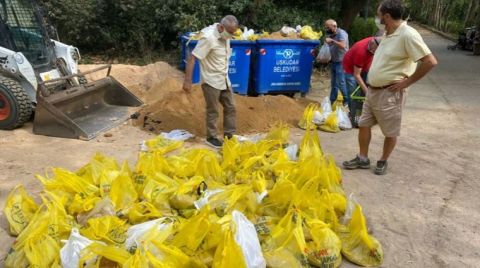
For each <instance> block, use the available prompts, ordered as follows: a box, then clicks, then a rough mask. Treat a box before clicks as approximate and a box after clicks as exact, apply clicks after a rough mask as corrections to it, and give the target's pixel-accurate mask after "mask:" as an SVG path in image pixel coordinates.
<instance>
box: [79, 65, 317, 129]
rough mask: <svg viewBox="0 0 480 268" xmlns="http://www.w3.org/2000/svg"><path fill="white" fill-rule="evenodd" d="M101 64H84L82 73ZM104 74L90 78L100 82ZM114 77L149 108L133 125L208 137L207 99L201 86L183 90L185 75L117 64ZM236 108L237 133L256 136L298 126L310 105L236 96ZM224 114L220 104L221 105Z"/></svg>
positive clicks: (281, 98)
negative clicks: (279, 127)
mask: <svg viewBox="0 0 480 268" xmlns="http://www.w3.org/2000/svg"><path fill="white" fill-rule="evenodd" d="M95 67H98V65H82V66H80V69H81V70H82V71H86V70H90V69H93V68H95ZM104 75H105V73H103V74H102V73H96V74H92V75H89V76H87V79H98V78H101V77H102V76H104ZM112 76H113V77H115V78H116V79H117V80H118V81H120V82H121V83H122V84H123V85H124V86H126V87H127V88H128V89H129V90H131V91H132V92H133V93H134V94H136V95H137V96H138V97H139V98H141V99H142V100H143V101H144V102H145V104H146V106H145V107H144V108H142V109H141V110H140V111H139V113H138V114H137V116H136V119H135V120H134V124H135V125H138V126H139V127H141V128H144V129H146V130H148V131H152V132H154V133H159V132H162V131H170V130H173V129H185V130H188V131H190V132H192V133H194V134H197V135H201V136H203V135H205V100H204V98H203V94H202V90H201V88H200V86H198V85H196V86H194V87H193V89H192V92H191V93H188V94H187V93H185V92H184V91H183V89H182V83H183V73H182V72H180V71H179V70H177V69H175V68H173V67H172V66H170V65H168V64H167V63H165V62H157V63H155V64H150V65H147V66H132V65H121V64H119V65H114V66H113V68H112ZM235 102H236V108H237V133H240V134H246V133H255V132H262V131H265V130H267V129H268V128H269V127H270V126H271V125H273V124H275V123H276V122H278V121H283V122H286V123H288V124H290V125H292V126H293V125H296V124H297V122H298V120H299V119H300V118H301V116H302V114H303V110H304V108H305V106H306V105H307V103H308V102H307V101H306V100H303V99H302V100H295V99H292V98H290V97H287V96H283V95H279V96H261V97H245V96H240V95H237V94H235ZM219 109H220V112H221V105H220V104H219ZM222 122H223V119H222V113H220V116H219V126H220V128H219V134H221V133H222V128H221V126H222Z"/></svg>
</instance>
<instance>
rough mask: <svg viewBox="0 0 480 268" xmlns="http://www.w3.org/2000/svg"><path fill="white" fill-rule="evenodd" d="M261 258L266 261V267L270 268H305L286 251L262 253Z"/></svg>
mask: <svg viewBox="0 0 480 268" xmlns="http://www.w3.org/2000/svg"><path fill="white" fill-rule="evenodd" d="M263 256H264V257H265V260H266V261H267V267H270V268H284V267H288V268H303V267H305V266H304V265H302V263H301V262H300V261H299V260H298V259H297V258H295V255H294V254H293V253H292V252H290V251H288V250H286V249H282V248H281V249H278V250H274V251H268V252H264V253H263Z"/></svg>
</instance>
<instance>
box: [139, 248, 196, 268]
mask: <svg viewBox="0 0 480 268" xmlns="http://www.w3.org/2000/svg"><path fill="white" fill-rule="evenodd" d="M152 244H153V245H154V246H151V247H149V248H148V251H147V258H148V259H149V261H150V263H151V264H152V265H153V267H162V268H163V267H165V268H167V267H192V268H196V267H198V266H197V265H195V263H194V262H193V261H192V259H191V258H190V257H189V256H188V255H186V254H185V253H183V252H182V251H181V250H180V249H178V248H176V247H174V246H172V245H165V244H163V243H159V242H156V241H152Z"/></svg>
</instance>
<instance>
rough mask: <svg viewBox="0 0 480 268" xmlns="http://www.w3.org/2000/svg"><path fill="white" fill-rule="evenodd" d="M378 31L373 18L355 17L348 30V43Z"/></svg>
mask: <svg viewBox="0 0 480 268" xmlns="http://www.w3.org/2000/svg"><path fill="white" fill-rule="evenodd" d="M377 31H378V28H377V26H376V25H375V20H374V19H373V18H368V19H365V18H359V17H357V18H355V20H354V21H353V24H352V26H351V27H350V31H349V32H348V39H349V41H350V44H353V43H355V42H357V41H359V40H361V39H363V38H365V37H368V36H372V35H375V34H376V32H377Z"/></svg>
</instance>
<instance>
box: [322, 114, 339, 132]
mask: <svg viewBox="0 0 480 268" xmlns="http://www.w3.org/2000/svg"><path fill="white" fill-rule="evenodd" d="M320 130H323V131H326V132H332V133H337V132H340V127H339V126H338V117H337V113H335V112H332V113H330V114H329V115H328V117H327V119H325V123H324V124H323V125H321V126H320Z"/></svg>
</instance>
